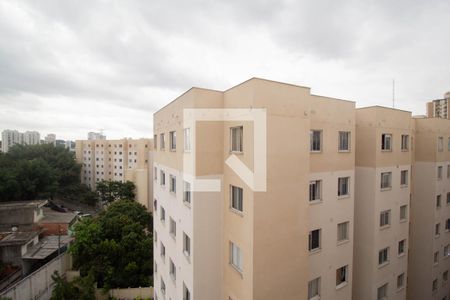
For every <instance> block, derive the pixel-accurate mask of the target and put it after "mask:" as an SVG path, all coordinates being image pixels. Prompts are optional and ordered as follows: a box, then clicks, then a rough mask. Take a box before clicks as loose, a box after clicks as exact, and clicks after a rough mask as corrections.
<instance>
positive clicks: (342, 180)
mask: <svg viewBox="0 0 450 300" xmlns="http://www.w3.org/2000/svg"><path fill="white" fill-rule="evenodd" d="M344 186H345V189H346V193H345V194H344V193H343V191H342V188H343V187H344ZM348 196H350V177H349V176H345V177H339V178H338V197H340V198H341V197H342V198H343V197H348Z"/></svg>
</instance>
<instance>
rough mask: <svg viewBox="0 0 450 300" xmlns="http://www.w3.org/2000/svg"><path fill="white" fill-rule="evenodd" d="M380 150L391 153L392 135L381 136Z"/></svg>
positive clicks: (384, 134)
mask: <svg viewBox="0 0 450 300" xmlns="http://www.w3.org/2000/svg"><path fill="white" fill-rule="evenodd" d="M381 150H383V151H392V134H390V133H383V134H382V135H381Z"/></svg>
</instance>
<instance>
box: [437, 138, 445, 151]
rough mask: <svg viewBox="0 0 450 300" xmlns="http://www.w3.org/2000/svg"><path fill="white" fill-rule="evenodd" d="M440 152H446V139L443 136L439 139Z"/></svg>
mask: <svg viewBox="0 0 450 300" xmlns="http://www.w3.org/2000/svg"><path fill="white" fill-rule="evenodd" d="M438 151H439V152H442V151H444V138H443V137H442V136H440V137H438Z"/></svg>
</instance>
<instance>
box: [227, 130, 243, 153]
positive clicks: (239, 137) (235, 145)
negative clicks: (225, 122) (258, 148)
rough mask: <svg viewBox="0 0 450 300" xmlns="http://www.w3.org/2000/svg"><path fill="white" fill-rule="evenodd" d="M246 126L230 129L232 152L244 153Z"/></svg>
mask: <svg viewBox="0 0 450 300" xmlns="http://www.w3.org/2000/svg"><path fill="white" fill-rule="evenodd" d="M243 144H244V126H242V125H241V126H234V127H230V152H232V153H242V152H244V145H243Z"/></svg>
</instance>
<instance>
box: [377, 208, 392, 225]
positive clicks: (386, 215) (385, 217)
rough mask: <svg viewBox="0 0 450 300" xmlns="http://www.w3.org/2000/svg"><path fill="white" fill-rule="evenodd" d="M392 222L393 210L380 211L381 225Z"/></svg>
mask: <svg viewBox="0 0 450 300" xmlns="http://www.w3.org/2000/svg"><path fill="white" fill-rule="evenodd" d="M390 224H391V210H385V211H382V212H381V213H380V227H384V226H389V225H390Z"/></svg>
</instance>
